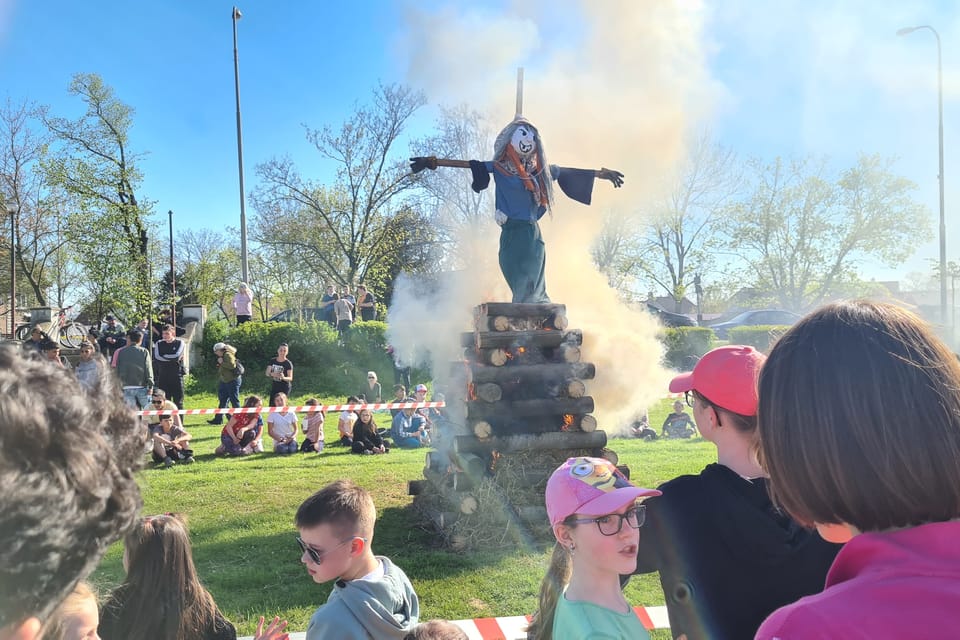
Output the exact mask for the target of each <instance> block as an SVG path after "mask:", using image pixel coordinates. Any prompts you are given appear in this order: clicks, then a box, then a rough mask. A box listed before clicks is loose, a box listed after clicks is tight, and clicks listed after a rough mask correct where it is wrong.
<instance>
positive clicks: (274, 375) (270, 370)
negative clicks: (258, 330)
mask: <svg viewBox="0 0 960 640" xmlns="http://www.w3.org/2000/svg"><path fill="white" fill-rule="evenodd" d="M288 353H290V347H289V346H288V345H287V343H286V342H281V343H280V346H278V347H277V357H276V358H274V359H272V360H271V361H270V362H269V363H267V370H266V372H265V373H266V376H267V377H268V378H270V380H271V382H270V403H271V404H273V399H274V397H275V396H276V395H277V394H278V393H282V394H284V395H285V396H286V397H288V398H289V397H290V390H291V389H292V388H293V362H291V361H290V360H289V359H288V358H287V354H288Z"/></svg>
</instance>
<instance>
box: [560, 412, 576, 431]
mask: <svg viewBox="0 0 960 640" xmlns="http://www.w3.org/2000/svg"><path fill="white" fill-rule="evenodd" d="M571 426H573V415H572V414H569V413H565V414H563V426H562V427H560V431H569V430H570V427H571Z"/></svg>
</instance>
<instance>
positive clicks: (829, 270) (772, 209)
mask: <svg viewBox="0 0 960 640" xmlns="http://www.w3.org/2000/svg"><path fill="white" fill-rule="evenodd" d="M892 165H893V161H892V160H889V159H882V158H881V157H880V156H878V155H862V156H860V158H859V160H858V162H857V165H856V166H854V167H852V168H849V169H846V170H844V171H842V172H840V174H839V175H838V176H836V177H831V176H829V175H827V171H826V168H825V164H824V163H823V162H813V161H811V160H791V161H783V160H781V159H779V158H778V159H776V160H775V161H774V162H772V163H770V164H762V163H760V162H754V163H752V167H753V168H754V170H755V175H754V180H753V184H752V185H751V187H752V188H751V192H750V193H749V194H748V195H747V197H746V198H745V199H744V200H743V201H742V202H739V203H737V204H736V205H734V206H733V207H731V208H730V217H729V218H728V220H727V224H726V225H725V230H726V234H727V243H728V246H729V247H730V249H731V250H732V251H734V252H735V253H737V254H738V255H740V256H742V258H743V259H744V261H745V262H746V264H747V269H748V271H747V277H748V280H749V282H750V284H752V285H753V286H754V287H756V288H758V289H760V290H762V291H767V292H770V293H771V294H772V295H774V296H776V297H777V300H778V302H779V304H780V306H781V307H783V308H785V309H791V310H794V311H803V310H806V309H809V308H811V307H813V306H816V305H818V304H820V303H822V302H823V301H824V300H826V299H828V298H829V297H832V296H835V295H840V294H841V293H842V292H844V291H849V290H850V289H851V287H856V286H857V282H858V277H857V274H856V266H857V264H858V262H859V261H860V260H862V259H865V258H873V259H876V260H879V261H881V262H882V263H884V264H886V265H889V266H895V265H897V264H900V263H901V262H903V260H905V259H906V258H907V257H908V256H909V255H910V254H911V253H912V252H913V251H914V249H915V248H916V246H917V244H918V243H919V242H921V241H922V240H923V239H924V238H926V237H927V236H928V234H929V228H930V219H929V213H928V211H927V210H926V208H925V207H924V206H923V205H921V204H919V203H917V202H915V201H914V200H913V199H912V197H911V196H912V192H913V191H914V190H915V189H916V185H915V184H914V183H912V182H911V181H909V180H907V179H906V178H902V177H900V176H897V175H895V174H894V173H892V172H891V170H890V169H891V166H892Z"/></svg>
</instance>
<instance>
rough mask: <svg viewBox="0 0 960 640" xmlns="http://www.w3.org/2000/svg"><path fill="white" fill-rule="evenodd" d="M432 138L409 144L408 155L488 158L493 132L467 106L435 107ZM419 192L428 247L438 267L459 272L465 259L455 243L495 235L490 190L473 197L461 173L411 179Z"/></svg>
mask: <svg viewBox="0 0 960 640" xmlns="http://www.w3.org/2000/svg"><path fill="white" fill-rule="evenodd" d="M435 128H436V130H435V132H434V133H432V134H430V135H428V136H426V137H424V138H422V139H420V140H416V141H414V142H413V144H412V145H411V149H412V151H411V155H414V156H436V157H439V158H473V159H477V160H482V159H485V158H488V157H489V156H490V153H491V151H492V149H493V136H494V132H493V130H492V129H491V127H490V125H489V123H488V122H487V121H486V120H485V119H484V117H483V116H482V115H480V113H478V112H477V111H474V110H473V109H471V108H470V107H469V106H468V105H464V104H461V105H458V106H456V107H446V106H441V107H440V117H439V118H438V119H437V122H436V127H435ZM416 177H417V180H418V182H419V186H420V187H421V189H422V190H423V193H424V198H423V199H422V203H423V207H424V208H425V209H426V210H428V211H430V212H431V213H430V214H429V216H428V217H429V218H430V222H431V227H432V228H433V230H434V232H435V233H436V236H437V237H436V243H437V244H435V245H434V247H435V248H436V249H438V250H436V251H434V252H433V253H434V255H435V259H436V261H437V263H438V264H440V263H447V264H448V265H449V266H450V267H451V268H454V269H455V268H463V267H464V266H466V262H467V261H469V260H470V256H469V254H466V255H465V252H463V251H461V250H460V243H461V240H462V239H463V238H465V237H477V236H478V235H480V234H481V233H484V230H485V229H486V231H487V232H488V233H495V232H496V228H495V227H494V222H493V197H492V193H493V191H492V190H484V191H481V192H480V193H476V192H475V191H474V190H473V189H471V188H470V173H469V172H465V171H422V172H420V173H418V174H417V176H416Z"/></svg>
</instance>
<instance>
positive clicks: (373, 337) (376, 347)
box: [195, 320, 425, 400]
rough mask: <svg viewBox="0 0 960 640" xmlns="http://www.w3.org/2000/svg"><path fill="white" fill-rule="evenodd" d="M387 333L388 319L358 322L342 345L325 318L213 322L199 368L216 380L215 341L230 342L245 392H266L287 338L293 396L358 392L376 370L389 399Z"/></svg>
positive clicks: (421, 375) (390, 370) (206, 332)
mask: <svg viewBox="0 0 960 640" xmlns="http://www.w3.org/2000/svg"><path fill="white" fill-rule="evenodd" d="M386 331H387V325H386V323H383V322H379V321H376V320H374V321H370V322H357V323H354V324H353V325H351V327H350V328H349V329H348V330H347V332H346V335H345V336H344V340H343V343H342V344H341V343H340V342H339V341H338V336H337V331H336V330H335V329H334V328H333V327H331V326H330V325H329V324H327V323H326V322H304V323H294V322H245V323H244V324H242V325H240V326H239V327H230V326H229V325H227V323H226V322H223V321H213V322H209V323H207V325H206V326H205V327H204V331H203V342H202V350H203V354H204V361H203V364H201V365H200V366H199V367H195V372H196V373H197V375H198V376H200V377H201V378H203V379H205V380H207V381H209V380H211V379H212V378H213V377H214V376H215V372H216V359H215V358H214V357H213V355H212V353H213V345H214V344H216V343H217V342H226V343H227V344H230V345H233V346H234V347H236V348H237V359H238V360H240V362H242V363H243V366H244V368H245V369H246V370H247V373H246V374H245V375H244V385H243V392H244V393H264V394H266V393H267V391H268V390H269V388H270V383H269V380H268V379H267V377H266V376H265V375H264V374H263V371H265V370H266V368H267V363H268V362H269V361H270V360H271V359H272V358H273V357H274V356H276V354H277V346H279V345H280V343H281V342H286V343H287V344H288V345H289V346H290V355H289V358H290V360H291V361H292V362H293V364H294V377H293V395H303V394H305V393H307V394H311V395H313V394H320V395H336V396H344V397H346V396H349V395H354V394H356V393H359V392H360V391H361V389H363V388H364V387H365V386H366V380H367V371H376V372H377V375H378V376H379V378H380V382H381V384H382V385H383V389H384V400H388V399H389V398H391V397H392V396H393V394H392V393H391V389H392V381H393V361H392V360H391V358H390V356H388V355H387V353H386V346H387V340H386ZM208 354H209V355H208ZM424 373H425V372H423V371H419V370H414V372H413V376H414V378H415V379H416V380H417V381H423V380H424Z"/></svg>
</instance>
